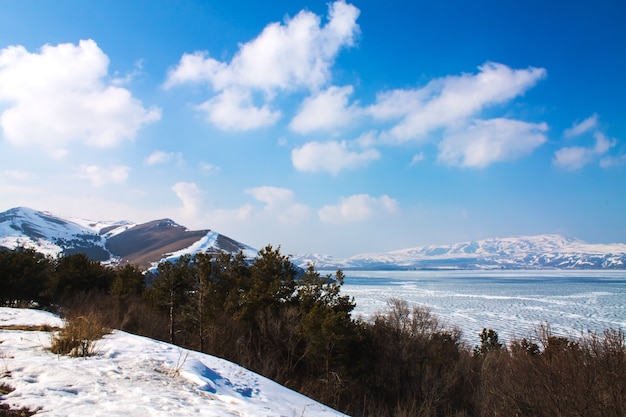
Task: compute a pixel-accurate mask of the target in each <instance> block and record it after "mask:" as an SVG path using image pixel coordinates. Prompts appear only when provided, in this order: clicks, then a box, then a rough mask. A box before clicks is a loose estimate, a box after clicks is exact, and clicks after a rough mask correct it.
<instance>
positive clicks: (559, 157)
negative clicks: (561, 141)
mask: <svg viewBox="0 0 626 417" xmlns="http://www.w3.org/2000/svg"><path fill="white" fill-rule="evenodd" d="M594 139H595V144H594V145H593V146H586V147H585V146H567V147H564V148H561V149H559V150H558V151H557V152H556V153H555V154H554V158H553V160H552V161H553V163H554V165H556V166H557V167H559V168H563V169H568V170H577V169H580V168H582V167H584V166H585V165H587V164H589V163H591V162H593V161H594V160H595V159H597V158H599V157H601V156H602V155H604V154H606V153H607V152H608V151H609V150H610V149H611V148H612V147H614V146H615V145H616V144H617V140H616V139H609V138H607V137H606V136H605V135H604V133H602V132H595V134H594ZM619 162H620V160H619V158H617V159H616V158H614V157H605V158H603V159H602V160H601V161H600V166H601V167H603V168H608V167H610V166H615V165H619Z"/></svg>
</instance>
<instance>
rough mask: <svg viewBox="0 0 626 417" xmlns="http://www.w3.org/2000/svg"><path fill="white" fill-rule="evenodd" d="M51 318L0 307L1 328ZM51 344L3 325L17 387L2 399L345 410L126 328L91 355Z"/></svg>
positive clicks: (275, 416) (269, 414) (114, 408)
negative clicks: (60, 352)
mask: <svg viewBox="0 0 626 417" xmlns="http://www.w3.org/2000/svg"><path fill="white" fill-rule="evenodd" d="M52 317H54V316H52ZM55 320H56V321H55ZM58 320H59V319H58V318H55V319H54V320H52V322H53V323H57V324H60V323H58ZM50 322H51V315H50V314H48V313H45V312H39V311H34V310H20V309H7V308H0V326H2V325H5V326H6V325H7V323H10V324H25V325H37V324H44V323H45V324H50ZM49 344H50V334H49V333H45V332H33V331H16V330H0V355H1V357H2V358H3V361H2V366H4V367H5V368H6V369H4V370H5V371H6V372H8V373H9V376H8V377H7V378H5V379H3V382H5V383H7V384H9V385H11V386H13V387H14V388H15V391H13V392H11V393H9V394H7V395H5V396H4V397H3V402H5V403H7V404H10V405H12V406H14V407H16V408H19V407H29V408H31V409H38V408H41V411H40V414H45V415H46V416H58V417H60V416H64V417H73V416H76V417H83V416H107V417H116V416H120V417H121V416H124V417H145V416H178V417H185V416H190V417H191V416H193V417H197V416H201V417H202V416H206V417H217V416H243V417H246V416H249V417H253V416H254V417H256V416H266V417H291V416H306V417H318V416H319V417H332V416H344V414H341V413H339V412H337V411H335V410H332V409H330V408H328V407H326V406H324V405H322V404H319V403H317V402H315V401H313V400H311V399H310V398H308V397H305V396H303V395H301V394H298V393H296V392H294V391H291V390H289V389H287V388H285V387H283V386H281V385H279V384H277V383H275V382H273V381H271V380H269V379H267V378H264V377H262V376H260V375H258V374H255V373H253V372H250V371H249V370H247V369H245V368H242V367H241V366H238V365H235V364H233V363H231V362H228V361H225V360H223V359H219V358H216V357H213V356H210V355H205V354H201V353H198V352H194V351H190V350H186V349H182V348H179V347H177V346H173V345H170V344H168V343H163V342H158V341H154V340H151V339H148V338H145V337H140V336H135V335H132V334H128V333H125V332H121V331H114V332H113V333H112V334H109V335H107V336H105V337H104V338H103V339H102V340H101V341H100V342H99V344H98V349H99V353H98V354H97V355H96V356H93V357H89V358H86V359H79V358H70V357H65V356H56V355H54V354H52V353H50V352H49V351H48V350H47V348H48V347H49Z"/></svg>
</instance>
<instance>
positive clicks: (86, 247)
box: [0, 207, 108, 260]
mask: <svg viewBox="0 0 626 417" xmlns="http://www.w3.org/2000/svg"><path fill="white" fill-rule="evenodd" d="M0 246H4V247H8V248H15V247H16V246H24V247H29V248H34V249H36V250H37V251H39V252H41V253H44V254H46V255H52V256H56V255H58V254H60V253H74V252H86V253H88V254H89V255H90V256H91V257H93V258H94V259H98V260H106V259H107V258H108V252H107V251H106V249H105V248H104V246H105V241H104V240H103V239H102V238H101V236H100V235H99V234H98V231H97V230H96V228H95V227H89V226H87V225H85V224H79V223H76V222H74V221H71V220H66V219H62V218H60V217H57V216H54V215H52V214H51V213H48V212H44V211H37V210H33V209H30V208H27V207H16V208H13V209H11V210H7V211H5V212H3V213H0Z"/></svg>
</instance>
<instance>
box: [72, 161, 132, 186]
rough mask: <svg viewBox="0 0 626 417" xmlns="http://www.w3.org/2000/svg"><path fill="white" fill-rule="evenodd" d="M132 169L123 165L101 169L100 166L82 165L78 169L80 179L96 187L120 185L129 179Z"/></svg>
mask: <svg viewBox="0 0 626 417" xmlns="http://www.w3.org/2000/svg"><path fill="white" fill-rule="evenodd" d="M129 171H130V168H129V167H127V166H122V165H113V166H109V167H106V168H105V167H100V166H98V165H81V166H80V167H78V177H79V178H81V179H86V180H88V181H90V182H91V184H92V185H93V186H94V187H102V186H103V185H107V184H120V183H123V182H125V181H126V180H127V179H128V172H129Z"/></svg>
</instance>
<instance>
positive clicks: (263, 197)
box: [246, 186, 312, 223]
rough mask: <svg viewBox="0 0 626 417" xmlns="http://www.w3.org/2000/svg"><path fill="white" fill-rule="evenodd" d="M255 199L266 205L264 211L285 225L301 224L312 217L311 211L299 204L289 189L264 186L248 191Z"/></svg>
mask: <svg viewBox="0 0 626 417" xmlns="http://www.w3.org/2000/svg"><path fill="white" fill-rule="evenodd" d="M246 193H248V194H250V195H251V196H252V197H253V198H254V199H256V200H258V201H260V202H262V203H265V206H264V211H265V213H267V214H270V215H271V216H272V217H274V218H276V219H278V220H279V221H280V222H283V223H300V222H303V221H305V220H307V219H309V218H310V217H311V214H312V212H311V209H310V208H309V207H308V206H307V205H305V204H301V203H298V202H297V200H296V197H295V194H294V192H293V191H292V190H289V189H287V188H279V187H271V186H263V187H256V188H251V189H248V190H246Z"/></svg>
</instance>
